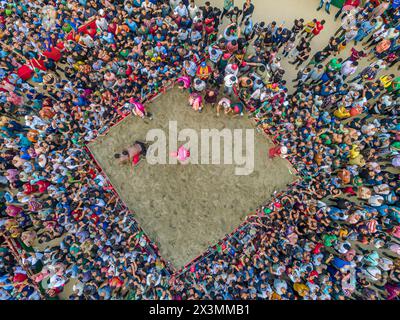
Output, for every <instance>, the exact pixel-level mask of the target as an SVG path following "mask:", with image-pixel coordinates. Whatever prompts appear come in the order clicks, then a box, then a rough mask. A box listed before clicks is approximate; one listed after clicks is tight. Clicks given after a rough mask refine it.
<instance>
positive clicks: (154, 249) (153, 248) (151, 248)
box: [83, 82, 302, 278]
mask: <svg viewBox="0 0 400 320" xmlns="http://www.w3.org/2000/svg"><path fill="white" fill-rule="evenodd" d="M174 86H175V82H172V83H171V84H168V85H166V86H164V87H163V88H161V89H160V90H159V92H157V93H155V94H153V95H151V96H149V97H148V98H144V99H143V103H151V102H153V101H154V100H156V99H157V98H158V97H160V96H162V95H163V94H165V93H166V92H167V91H168V90H171V89H172V88H174ZM235 94H236V95H237V93H235ZM248 107H249V106H247V105H246V108H248ZM131 114H132V112H129V113H128V114H126V115H124V116H121V118H120V119H118V121H117V122H116V123H115V124H113V125H111V126H107V127H106V129H104V130H103V129H100V130H99V132H101V133H100V134H98V135H97V136H96V137H95V138H94V139H92V140H91V141H90V142H88V143H86V144H85V145H84V147H83V149H84V150H85V152H86V153H87V154H88V155H89V157H90V159H91V160H92V161H93V163H94V165H95V166H96V168H97V169H98V171H99V173H100V174H101V175H102V177H103V178H104V179H105V181H106V183H107V184H108V186H109V189H110V190H111V191H112V192H113V193H114V195H115V196H116V197H117V199H118V201H119V203H120V204H122V208H123V210H127V211H128V212H129V213H130V214H131V216H132V219H133V221H134V223H135V228H136V229H137V230H136V231H143V232H144V236H145V239H146V244H147V245H146V246H145V248H144V250H146V251H147V252H148V253H150V254H156V255H157V256H158V258H159V259H160V260H161V261H162V262H163V264H164V265H165V268H164V270H165V272H166V273H168V274H169V275H170V276H172V277H173V278H176V277H179V276H181V275H182V274H184V273H186V272H187V271H188V270H189V269H190V268H191V267H192V266H193V265H196V264H198V263H201V262H202V261H204V260H205V259H207V258H208V257H210V256H212V255H213V254H215V253H216V252H217V250H218V249H217V248H218V246H222V247H223V246H224V244H225V243H227V242H228V241H229V240H230V239H233V238H235V237H236V236H237V235H238V234H240V233H242V232H243V231H244V230H246V229H247V228H249V227H251V226H252V224H251V219H252V218H254V214H255V213H254V212H251V213H249V214H247V215H246V220H245V221H243V222H242V223H241V224H240V225H239V226H238V227H237V228H235V229H234V230H233V231H232V232H231V233H229V234H227V235H226V236H225V237H224V238H223V239H221V240H220V241H218V243H216V244H214V245H211V246H209V247H208V249H207V250H206V251H205V252H203V253H202V254H200V255H199V256H197V257H196V258H194V259H192V260H191V261H190V262H189V263H187V264H186V265H185V266H183V267H182V268H180V269H178V270H176V269H175V268H174V267H173V266H172V264H171V263H170V262H169V261H168V260H165V259H164V258H163V257H162V255H161V254H160V253H159V249H158V246H157V245H156V244H155V243H154V241H153V240H151V239H150V238H149V237H148V236H147V233H146V231H145V230H144V229H143V228H142V227H141V225H140V224H139V223H138V221H137V220H136V219H135V218H134V215H135V213H134V211H132V210H131V209H129V207H128V205H127V204H126V203H125V202H124V201H123V200H122V198H121V196H120V195H119V193H118V191H117V190H116V189H115V187H114V185H113V183H112V182H111V179H110V178H109V177H108V175H107V174H106V172H105V170H104V169H103V168H102V166H101V165H100V164H99V162H98V161H97V160H96V158H95V157H94V155H93V153H92V152H91V151H90V148H89V145H90V144H91V143H93V142H95V141H96V140H97V139H99V138H101V137H105V136H106V135H107V134H108V133H109V132H110V131H111V130H112V129H114V128H115V127H116V126H118V125H120V124H121V123H122V122H123V121H124V120H125V118H127V117H128V116H130V115H131ZM252 122H253V124H255V126H256V127H257V121H256V120H255V119H254V118H253V119H252ZM261 132H262V134H263V135H264V136H265V137H266V138H267V139H268V140H269V141H271V142H272V143H273V144H275V145H279V142H278V141H277V139H276V136H273V135H272V134H271V133H270V132H269V131H268V130H267V129H262V130H261ZM285 160H287V162H288V164H289V165H290V168H288V169H289V172H290V173H291V174H292V175H295V176H297V177H298V178H297V179H296V180H295V181H294V182H292V183H291V184H290V185H288V186H287V188H286V189H285V190H283V191H281V192H279V193H277V194H275V195H274V197H273V198H272V199H271V200H270V201H269V202H268V203H267V204H266V205H262V206H260V207H271V206H274V201H276V200H277V199H278V198H279V197H280V196H282V195H283V194H284V193H286V191H287V190H288V189H290V188H291V187H293V186H295V185H297V184H298V183H299V181H300V180H302V177H301V176H300V174H299V172H298V171H297V169H296V167H295V165H294V164H293V163H292V161H291V160H290V159H288V158H285ZM291 170H292V171H293V172H292V171H291ZM257 211H258V209H257V210H256V212H257ZM264 217H265V215H264ZM225 249H226V247H225V248H224V249H223V250H225Z"/></svg>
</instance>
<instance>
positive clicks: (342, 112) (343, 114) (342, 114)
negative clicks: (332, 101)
mask: <svg viewBox="0 0 400 320" xmlns="http://www.w3.org/2000/svg"><path fill="white" fill-rule="evenodd" d="M333 115H334V116H335V117H336V118H339V119H346V118H349V117H350V116H351V115H350V112H349V111H348V110H347V109H346V107H344V106H341V107H339V108H338V109H337V110H336V111H335V112H334V113H333Z"/></svg>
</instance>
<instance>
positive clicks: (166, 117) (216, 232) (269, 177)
mask: <svg viewBox="0 0 400 320" xmlns="http://www.w3.org/2000/svg"><path fill="white" fill-rule="evenodd" d="M187 97H188V94H187V93H184V92H180V91H179V89H177V88H176V89H172V90H171V91H169V92H168V93H167V94H165V95H163V96H161V97H160V98H158V99H157V100H155V101H154V102H153V103H151V104H150V105H148V110H149V111H150V112H152V113H153V115H154V119H153V120H152V121H146V122H145V121H143V120H141V119H138V118H135V117H133V116H129V117H127V118H126V119H125V120H124V121H123V122H121V123H120V124H119V125H117V126H116V127H114V128H113V129H112V130H111V131H110V132H109V133H108V134H107V135H106V136H105V137H100V138H99V139H98V140H96V141H95V142H93V143H92V144H90V145H89V148H90V150H91V151H92V153H93V154H94V156H95V157H96V159H97V161H98V162H99V163H100V164H101V166H102V167H103V168H104V170H105V172H106V174H107V175H108V177H109V178H110V180H111V182H112V183H113V185H114V187H115V188H116V190H117V191H118V192H119V194H120V196H121V198H122V199H123V200H124V201H125V203H126V204H127V205H128V207H129V208H130V209H131V210H132V211H134V212H135V217H136V218H137V220H138V222H139V223H140V225H141V227H142V228H143V229H144V230H145V232H146V233H147V234H148V236H149V237H150V238H151V239H152V240H153V241H155V242H156V243H157V244H158V246H159V248H160V252H161V255H162V256H163V257H164V258H165V259H167V260H169V261H170V262H172V264H173V265H174V266H175V268H180V267H182V266H184V265H185V264H186V263H188V262H190V261H191V260H192V259H194V258H195V257H197V256H198V255H200V254H202V253H203V252H204V251H205V250H206V249H207V248H208V246H210V245H214V244H216V243H217V242H218V241H219V240H220V239H222V238H223V237H224V236H225V235H226V234H228V233H230V232H232V231H233V230H234V229H235V228H236V227H238V226H239V225H240V224H241V223H242V222H243V221H244V219H245V217H246V216H247V215H248V214H250V213H252V212H253V211H254V210H255V209H256V208H257V207H259V206H260V205H261V204H263V203H265V202H266V201H268V200H269V199H270V198H271V196H272V194H273V192H274V191H282V190H284V189H285V188H286V185H287V184H289V183H291V182H293V180H294V179H295V178H296V177H295V176H294V175H292V174H291V173H290V172H289V163H288V162H287V161H286V160H282V159H280V158H279V159H274V160H270V159H268V148H269V147H270V146H271V143H270V142H269V141H268V139H267V138H266V137H265V135H263V134H261V133H258V132H257V131H255V130H254V124H253V123H252V121H251V120H249V119H248V118H247V116H244V117H238V118H233V117H232V116H225V115H223V114H221V116H220V117H217V115H216V112H215V110H211V108H210V107H209V108H208V109H207V110H205V111H204V112H203V113H201V114H199V113H196V112H194V111H193V110H192V109H191V108H189V107H188V106H187ZM169 121H177V125H178V129H183V128H191V129H195V130H196V131H198V132H199V130H200V129H213V128H216V129H218V130H222V129H224V128H228V129H252V130H254V132H255V161H254V164H255V170H254V172H253V173H252V174H251V175H248V176H236V175H235V167H236V166H235V165H202V164H199V165H186V166H183V165H168V164H167V165H150V164H148V163H147V161H146V160H143V161H142V162H141V163H140V164H139V166H138V167H137V168H132V166H131V165H129V164H127V165H121V164H119V163H117V162H116V161H115V159H114V154H115V153H117V152H120V151H121V150H122V149H123V148H125V147H127V146H129V145H130V144H132V143H133V142H134V141H135V140H145V138H146V134H147V132H148V130H149V129H153V128H162V129H163V130H165V131H166V133H168V128H169ZM243 141H244V139H243ZM167 143H168V139H167ZM168 145H169V144H168ZM220 148H221V150H223V143H221V146H220ZM167 154H169V152H168V153H167ZM222 155H223V153H221V158H222Z"/></svg>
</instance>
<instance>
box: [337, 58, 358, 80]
mask: <svg viewBox="0 0 400 320" xmlns="http://www.w3.org/2000/svg"><path fill="white" fill-rule="evenodd" d="M357 66H358V62H357V61H354V62H353V61H351V60H349V61H346V62H344V63H343V65H342V69H341V70H340V73H341V75H342V78H343V80H346V78H347V77H349V76H351V75H352V74H354V73H355V72H356V70H357Z"/></svg>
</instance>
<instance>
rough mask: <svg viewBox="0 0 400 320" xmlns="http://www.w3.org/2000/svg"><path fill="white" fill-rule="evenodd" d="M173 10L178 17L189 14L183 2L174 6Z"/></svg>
mask: <svg viewBox="0 0 400 320" xmlns="http://www.w3.org/2000/svg"><path fill="white" fill-rule="evenodd" d="M174 12H175V14H177V15H179V16H180V17H187V16H188V15H189V12H188V9H187V8H186V6H185V5H184V4H183V2H180V3H179V5H178V6H177V7H176V8H175V10H174Z"/></svg>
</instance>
